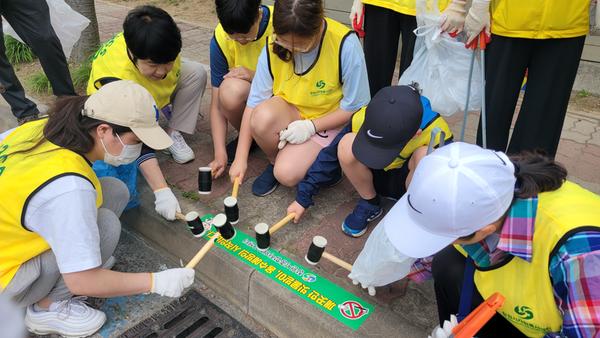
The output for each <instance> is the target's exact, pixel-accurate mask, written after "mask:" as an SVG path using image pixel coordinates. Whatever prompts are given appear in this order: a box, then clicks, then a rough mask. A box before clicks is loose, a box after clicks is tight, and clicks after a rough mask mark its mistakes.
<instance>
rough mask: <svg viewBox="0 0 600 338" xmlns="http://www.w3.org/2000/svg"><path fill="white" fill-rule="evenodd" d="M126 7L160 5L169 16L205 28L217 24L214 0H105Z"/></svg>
mask: <svg viewBox="0 0 600 338" xmlns="http://www.w3.org/2000/svg"><path fill="white" fill-rule="evenodd" d="M107 1H109V2H113V3H116V4H122V5H125V6H128V7H134V6H138V5H146V4H150V5H155V6H160V7H161V8H162V9H164V10H165V11H167V12H168V13H169V14H171V16H174V17H177V18H178V19H180V20H185V21H189V22H192V23H195V24H197V25H199V26H202V27H205V28H214V27H215V26H216V25H217V22H218V20H217V15H216V13H215V2H214V0H107Z"/></svg>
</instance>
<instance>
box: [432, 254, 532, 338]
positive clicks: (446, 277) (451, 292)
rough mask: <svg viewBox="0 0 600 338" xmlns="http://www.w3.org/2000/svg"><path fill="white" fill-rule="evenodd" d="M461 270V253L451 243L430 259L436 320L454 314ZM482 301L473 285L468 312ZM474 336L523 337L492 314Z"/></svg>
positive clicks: (457, 301) (508, 323) (462, 262)
mask: <svg viewBox="0 0 600 338" xmlns="http://www.w3.org/2000/svg"><path fill="white" fill-rule="evenodd" d="M464 271H465V256H463V255H461V253H460V252H458V251H457V250H456V249H455V248H454V247H453V246H452V245H450V246H448V247H446V248H445V249H444V250H442V251H440V252H439V253H437V254H436V255H435V257H434V258H433V264H432V273H433V279H434V287H435V298H436V301H437V306H438V316H439V320H440V323H443V322H444V320H449V319H450V315H452V314H453V315H456V314H457V313H458V307H459V304H460V290H461V288H462V283H463V277H464ZM482 302H483V298H482V297H481V295H480V294H479V292H478V291H477V288H476V287H473V297H472V305H471V311H472V310H474V309H475V308H476V307H477V306H479V304H481V303H482ZM477 337H525V336H524V335H523V334H522V333H521V331H519V330H518V329H517V328H516V327H515V326H514V325H512V324H511V323H510V322H509V321H507V320H506V319H504V317H502V316H501V315H499V314H496V315H495V316H494V317H492V319H491V320H490V321H489V322H488V323H487V324H486V325H485V326H484V327H483V328H482V329H481V330H480V331H479V333H477Z"/></svg>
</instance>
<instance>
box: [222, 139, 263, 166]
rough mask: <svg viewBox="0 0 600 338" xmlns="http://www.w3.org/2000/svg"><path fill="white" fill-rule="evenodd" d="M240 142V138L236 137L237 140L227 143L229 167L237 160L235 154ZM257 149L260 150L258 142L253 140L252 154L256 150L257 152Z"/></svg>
mask: <svg viewBox="0 0 600 338" xmlns="http://www.w3.org/2000/svg"><path fill="white" fill-rule="evenodd" d="M238 140H239V137H236V138H235V139H233V140H231V141H230V142H229V143H227V145H226V146H225V151H226V152H227V165H231V164H232V163H233V160H234V159H235V152H236V150H237V145H238ZM256 148H258V144H256V142H254V140H252V145H251V146H250V152H253V151H254V150H256Z"/></svg>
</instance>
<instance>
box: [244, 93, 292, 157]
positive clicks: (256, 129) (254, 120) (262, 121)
mask: <svg viewBox="0 0 600 338" xmlns="http://www.w3.org/2000/svg"><path fill="white" fill-rule="evenodd" d="M299 119H300V113H299V112H298V110H297V109H296V107H294V106H293V105H291V104H289V103H287V102H285V100H283V99H282V98H280V97H277V96H274V97H272V98H270V99H268V100H267V101H265V102H263V103H261V104H260V105H258V106H257V107H256V108H254V110H253V111H252V116H251V117H250V129H251V131H252V138H254V140H255V141H256V143H258V145H259V146H260V148H261V149H262V150H263V151H264V152H265V154H267V157H268V158H269V161H271V163H274V162H275V157H276V156H277V152H278V149H277V144H278V143H279V132H280V131H281V130H282V129H285V128H286V127H287V126H288V124H290V122H292V121H295V120H299Z"/></svg>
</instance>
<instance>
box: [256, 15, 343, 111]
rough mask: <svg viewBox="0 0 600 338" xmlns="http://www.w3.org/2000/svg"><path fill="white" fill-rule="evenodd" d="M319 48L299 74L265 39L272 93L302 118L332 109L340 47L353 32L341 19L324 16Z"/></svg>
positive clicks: (337, 96)
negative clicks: (338, 20) (295, 109)
mask: <svg viewBox="0 0 600 338" xmlns="http://www.w3.org/2000/svg"><path fill="white" fill-rule="evenodd" d="M325 22H326V24H325V30H324V32H323V37H322V39H321V45H320V46H319V52H318V54H317V58H316V60H315V62H314V63H313V65H312V66H311V67H309V68H308V70H307V71H305V72H304V73H303V74H296V73H295V72H294V61H293V60H291V61H289V62H285V61H282V60H281V59H280V58H279V57H278V56H277V55H276V54H275V53H273V48H272V45H271V44H269V43H267V50H268V53H267V57H268V58H267V59H268V64H269V71H270V72H271V76H272V77H273V96H279V97H281V98H283V99H284V100H285V101H286V102H288V103H290V104H292V105H294V106H295V107H296V108H297V109H298V111H299V112H300V115H301V117H302V118H303V119H311V120H312V119H316V118H319V117H321V116H324V115H327V114H328V113H330V112H333V111H335V110H336V109H338V108H339V106H340V101H341V100H342V97H343V92H342V72H341V60H340V59H341V51H342V44H343V43H344V40H345V39H346V37H348V36H349V35H350V34H354V33H353V32H352V31H350V29H348V27H346V26H344V25H342V24H341V23H339V22H337V21H335V20H332V19H329V18H326V19H325Z"/></svg>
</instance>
